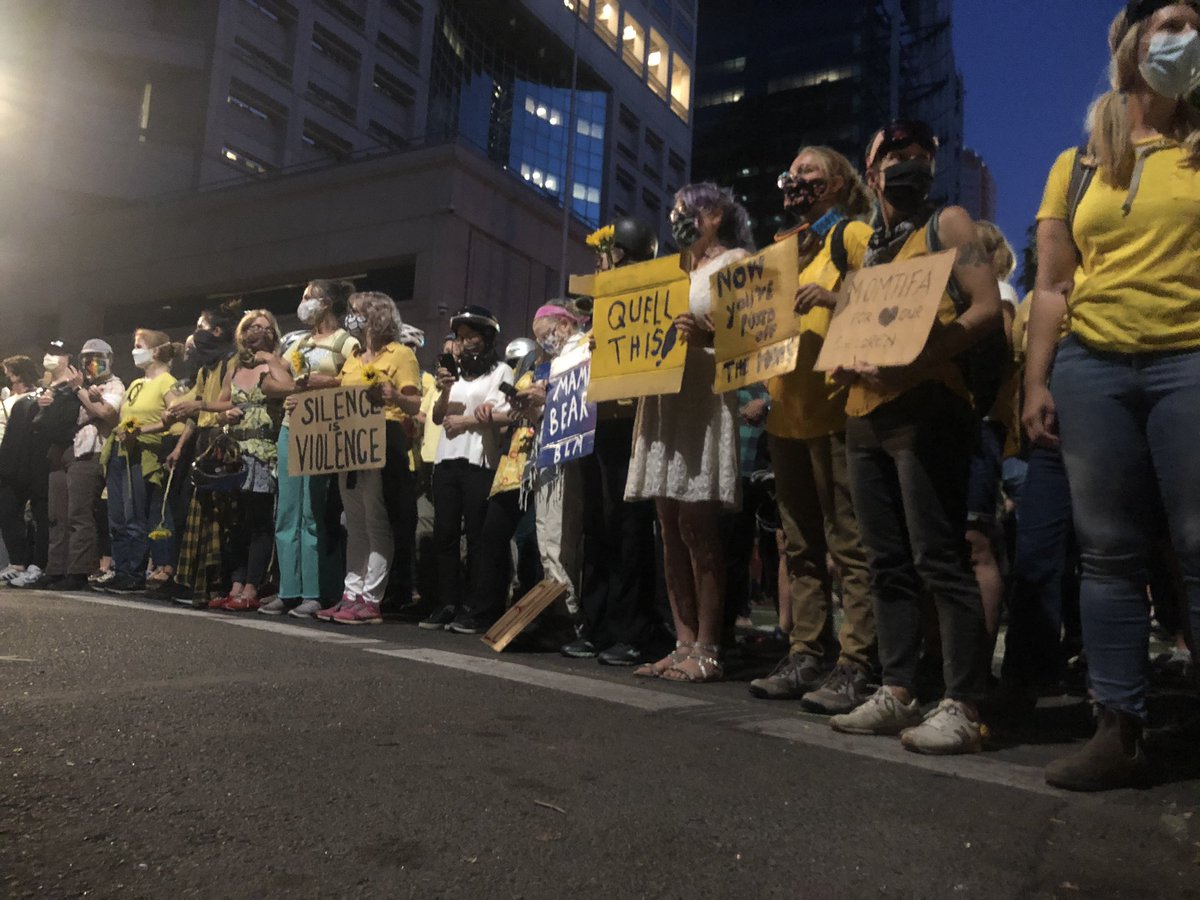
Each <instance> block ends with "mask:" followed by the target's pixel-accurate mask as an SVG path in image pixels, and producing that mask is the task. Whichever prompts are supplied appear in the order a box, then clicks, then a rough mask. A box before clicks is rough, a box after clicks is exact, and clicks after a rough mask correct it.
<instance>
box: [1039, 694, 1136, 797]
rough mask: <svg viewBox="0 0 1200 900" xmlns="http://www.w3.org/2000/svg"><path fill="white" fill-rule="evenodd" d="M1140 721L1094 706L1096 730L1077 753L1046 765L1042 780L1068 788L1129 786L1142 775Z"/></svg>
mask: <svg viewBox="0 0 1200 900" xmlns="http://www.w3.org/2000/svg"><path fill="white" fill-rule="evenodd" d="M1141 739H1142V723H1141V722H1139V721H1138V719H1137V717H1136V716H1131V715H1129V714H1128V713H1123V712H1117V711H1116V710H1112V709H1106V708H1105V707H1103V706H1098V707H1097V708H1096V733H1095V734H1094V735H1092V739H1091V740H1090V741H1088V742H1087V743H1086V744H1084V745H1083V747H1081V748H1080V749H1079V751H1078V752H1077V753H1074V754H1072V755H1071V756H1068V757H1066V758H1065V759H1060V760H1056V761H1055V762H1052V763H1050V765H1048V766H1046V783H1047V784H1051V785H1053V786H1054V787H1058V788H1063V789H1064V790H1068V791H1107V790H1111V789H1113V788H1121V787H1131V786H1133V785H1135V784H1138V783H1140V782H1142V781H1144V779H1145V777H1146V756H1145V754H1144V753H1143V752H1142V743H1141Z"/></svg>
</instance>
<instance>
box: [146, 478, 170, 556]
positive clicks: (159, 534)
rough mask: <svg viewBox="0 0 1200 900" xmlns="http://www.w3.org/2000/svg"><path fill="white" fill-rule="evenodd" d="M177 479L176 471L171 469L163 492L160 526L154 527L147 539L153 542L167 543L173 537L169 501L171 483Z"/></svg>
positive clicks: (159, 512)
mask: <svg viewBox="0 0 1200 900" xmlns="http://www.w3.org/2000/svg"><path fill="white" fill-rule="evenodd" d="M174 478H175V470H174V469H171V470H170V471H169V472H168V473H167V486H166V488H165V489H164V490H163V502H162V509H160V510H159V511H158V524H157V525H155V526H154V530H153V531H151V532H150V533H149V534H148V535H146V537H148V538H149V539H150V540H152V541H165V540H167V538H169V537H170V536H171V535H172V533H173V532H172V531H171V529H170V528H168V527H167V501H168V500H170V499H171V482H172V481H173V480H174Z"/></svg>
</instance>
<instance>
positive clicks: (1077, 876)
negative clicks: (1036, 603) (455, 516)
mask: <svg viewBox="0 0 1200 900" xmlns="http://www.w3.org/2000/svg"><path fill="white" fill-rule="evenodd" d="M1059 714H1061V715H1063V716H1066V717H1068V718H1070V717H1074V718H1076V719H1077V718H1078V716H1079V710H1078V709H1074V710H1072V709H1061V710H1053V709H1052V710H1049V711H1046V715H1047V716H1049V717H1051V719H1053V716H1055V715H1059ZM1048 721H1050V719H1048ZM1061 749H1062V746H1061V745H1057V744H1053V743H1040V744H1037V743H1035V744H1021V745H1017V746H1002V747H1000V748H999V749H993V750H991V751H990V752H987V753H984V754H979V755H977V756H974V757H970V758H959V759H944V760H943V759H931V758H927V757H920V756H916V755H914V754H909V753H905V752H904V751H903V750H901V749H900V748H899V745H898V742H896V741H895V740H892V739H886V738H849V737H842V736H837V735H834V734H833V733H832V732H830V731H829V730H828V728H827V727H825V725H824V724H823V723H822V722H821V721H820V720H819V719H816V718H814V717H809V716H804V715H801V714H799V713H798V711H797V709H796V707H795V706H794V705H792V704H787V703H783V704H781V703H764V702H763V701H755V700H752V699H750V698H749V696H748V695H747V693H746V690H745V684H744V683H742V682H731V683H725V684H721V685H709V686H695V687H692V686H684V685H668V684H662V683H657V682H656V683H651V684H647V683H644V682H636V681H635V679H633V678H631V677H630V675H629V674H628V672H627V671H625V670H606V669H604V668H603V667H600V666H597V665H595V664H594V663H591V662H576V661H568V660H564V659H561V658H559V657H557V656H530V655H521V654H510V653H507V652H506V653H505V654H502V655H500V656H497V655H496V654H494V653H492V651H490V650H488V649H487V648H486V647H484V646H483V645H482V644H480V642H479V641H478V640H477V639H475V638H468V637H459V636H454V635H451V634H448V633H442V632H439V633H433V634H429V633H426V632H420V631H418V630H417V629H416V628H414V627H412V626H405V625H400V624H391V623H389V624H385V625H383V626H378V627H374V628H369V629H368V628H357V629H350V628H344V627H343V628H340V629H336V630H335V629H334V628H333V627H331V626H319V625H316V624H312V625H308V624H304V623H296V622H294V621H279V620H275V619H268V618H267V617H264V616H258V615H253V614H250V615H243V616H241V617H238V616H237V615H235V614H216V613H193V612H190V611H186V610H181V609H179V608H178V607H170V606H167V605H163V604H152V603H149V602H140V601H113V600H111V599H108V600H106V599H105V598H100V597H92V598H88V597H79V596H70V597H57V596H53V595H48V594H31V593H18V592H16V591H6V592H3V593H0V895H2V896H4V897H39V898H40V897H74V896H85V895H86V896H95V897H108V896H130V897H343V896H346V897H470V898H476V897H478V898H485V897H486V898H491V897H531V898H534V897H555V898H558V897H572V898H585V897H605V898H624V897H654V898H658V897H664V898H675V897H678V898H688V900H694V898H707V897H774V896H787V897H838V898H842V897H868V896H871V897H874V896H887V897H893V896H895V897H950V896H953V897H958V896H963V897H1054V896H1057V897H1090V896H1105V897H1114V896H1120V897H1200V816H1193V815H1192V812H1193V807H1194V806H1195V804H1197V802H1198V801H1200V790H1198V786H1200V781H1198V780H1197V771H1196V767H1195V766H1194V765H1193V766H1191V767H1188V766H1186V765H1185V766H1182V767H1180V768H1171V767H1166V768H1165V769H1160V778H1159V783H1158V784H1157V785H1156V786H1155V787H1153V788H1150V789H1148V790H1144V791H1122V792H1117V793H1114V794H1110V795H1106V796H1103V797H1095V796H1072V795H1067V794H1064V793H1060V792H1057V791H1054V790H1052V789H1049V788H1047V787H1045V786H1044V785H1043V784H1042V782H1041V776H1040V766H1041V765H1042V764H1044V762H1045V761H1047V760H1049V759H1051V758H1053V757H1054V756H1055V755H1056V754H1057V753H1059V752H1060V751H1061ZM1196 756H1197V754H1195V752H1194V750H1193V752H1192V753H1191V757H1192V758H1193V759H1195V757H1196Z"/></svg>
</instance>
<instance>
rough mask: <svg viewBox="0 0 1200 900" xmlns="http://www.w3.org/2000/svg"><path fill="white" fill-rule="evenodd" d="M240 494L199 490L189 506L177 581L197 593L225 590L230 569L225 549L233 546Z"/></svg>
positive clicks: (180, 549) (180, 551)
mask: <svg viewBox="0 0 1200 900" xmlns="http://www.w3.org/2000/svg"><path fill="white" fill-rule="evenodd" d="M237 497H238V492H237V491H196V492H194V493H193V494H192V500H191V503H189V504H188V512H187V523H186V524H185V525H184V527H183V538H182V540H181V541H180V544H179V565H178V566H177V567H176V570H175V581H176V582H177V583H178V584H181V585H183V586H185V587H188V588H190V589H191V590H193V591H196V592H197V593H200V592H205V591H222V590H224V589H225V584H226V581H227V577H226V576H227V575H228V573H229V570H230V566H229V565H228V564H227V563H226V561H225V560H224V559H223V555H222V552H221V548H222V547H228V546H232V540H233V531H234V528H235V527H236V525H237V508H238V504H237Z"/></svg>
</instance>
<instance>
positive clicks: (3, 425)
mask: <svg viewBox="0 0 1200 900" xmlns="http://www.w3.org/2000/svg"><path fill="white" fill-rule="evenodd" d="M33 393H34V392H33V391H26V392H25V393H24V394H9V395H8V396H7V397H5V398H4V403H3V404H0V441H3V440H4V432H5V431H6V430H8V417H9V416H11V415H12V411H13V407H14V406H16V405H17V401H18V400H23V399H24V398H25V397H29V396H31V395H32V394H33Z"/></svg>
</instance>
